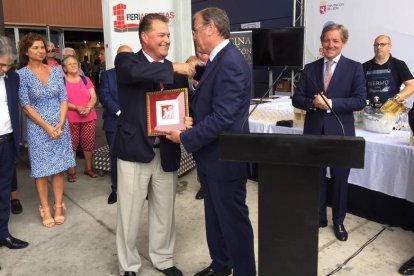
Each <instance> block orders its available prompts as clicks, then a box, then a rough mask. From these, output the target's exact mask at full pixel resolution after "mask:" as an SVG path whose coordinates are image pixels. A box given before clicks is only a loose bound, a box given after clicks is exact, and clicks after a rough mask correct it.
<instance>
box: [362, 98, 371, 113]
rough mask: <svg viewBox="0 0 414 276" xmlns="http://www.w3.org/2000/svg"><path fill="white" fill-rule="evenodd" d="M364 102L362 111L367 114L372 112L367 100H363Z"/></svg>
mask: <svg viewBox="0 0 414 276" xmlns="http://www.w3.org/2000/svg"><path fill="white" fill-rule="evenodd" d="M365 102H366V104H365V107H364V112H365V113H367V114H372V113H373V108H372V106H371V103H370V102H369V100H365Z"/></svg>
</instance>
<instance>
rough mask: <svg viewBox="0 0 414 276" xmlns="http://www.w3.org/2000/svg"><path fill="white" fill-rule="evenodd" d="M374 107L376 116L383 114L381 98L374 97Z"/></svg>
mask: <svg viewBox="0 0 414 276" xmlns="http://www.w3.org/2000/svg"><path fill="white" fill-rule="evenodd" d="M373 106H374V114H381V113H382V112H381V106H382V103H381V102H380V101H379V97H378V96H375V97H374V103H373Z"/></svg>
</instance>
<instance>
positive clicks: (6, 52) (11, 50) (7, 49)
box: [0, 35, 17, 60]
mask: <svg viewBox="0 0 414 276" xmlns="http://www.w3.org/2000/svg"><path fill="white" fill-rule="evenodd" d="M0 56H9V57H10V58H11V59H12V60H15V59H16V58H17V50H16V47H15V46H14V43H13V42H12V41H11V40H10V38H8V37H7V36H2V35H1V36H0Z"/></svg>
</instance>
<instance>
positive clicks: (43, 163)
mask: <svg viewBox="0 0 414 276" xmlns="http://www.w3.org/2000/svg"><path fill="white" fill-rule="evenodd" d="M45 57H46V42H45V40H44V39H43V37H42V36H40V35H39V34H36V33H28V34H26V35H25V36H23V38H22V39H21V40H20V43H19V61H20V65H21V66H24V67H23V68H21V69H20V70H19V72H18V73H19V75H20V89H19V100H20V105H21V106H22V108H23V111H24V112H25V113H26V115H27V140H28V146H29V156H30V164H31V168H32V172H31V175H32V177H33V178H35V183H36V188H37V193H38V196H39V200H40V207H39V211H40V216H41V217H42V220H43V225H44V226H45V227H53V226H54V225H55V224H63V223H64V221H65V216H64V210H63V209H64V208H65V204H64V203H63V185H64V171H66V170H67V169H69V168H70V167H73V166H75V159H74V158H73V150H72V145H71V142H70V132H69V131H70V130H69V124H68V122H67V120H66V113H67V110H68V104H67V96H66V90H65V85H64V82H63V78H62V73H61V71H60V69H59V68H58V67H49V66H48V65H46V64H44V63H43V60H44V59H45ZM49 177H51V180H52V189H53V194H54V200H55V203H54V210H55V212H54V217H53V216H52V214H51V211H50V208H49V202H48V179H49Z"/></svg>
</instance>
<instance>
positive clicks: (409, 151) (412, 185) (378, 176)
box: [249, 119, 414, 202]
mask: <svg viewBox="0 0 414 276" xmlns="http://www.w3.org/2000/svg"><path fill="white" fill-rule="evenodd" d="M275 123H276V122H264V121H259V120H253V119H250V120H249V126H250V132H252V133H280V134H302V129H297V128H287V127H280V126H276V125H275ZM356 135H357V136H361V137H364V139H365V141H366V144H365V166H364V169H351V173H350V176H349V183H352V184H355V185H358V186H361V187H364V188H367V189H370V190H373V191H378V192H382V193H384V194H387V195H390V196H394V197H398V198H403V199H406V200H408V201H411V202H414V147H412V146H409V139H410V132H409V131H395V132H394V131H393V132H392V133H390V134H377V133H373V132H369V131H365V130H362V129H356Z"/></svg>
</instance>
